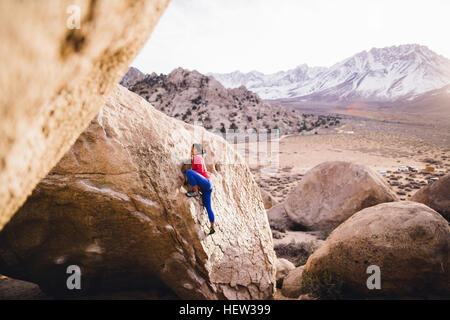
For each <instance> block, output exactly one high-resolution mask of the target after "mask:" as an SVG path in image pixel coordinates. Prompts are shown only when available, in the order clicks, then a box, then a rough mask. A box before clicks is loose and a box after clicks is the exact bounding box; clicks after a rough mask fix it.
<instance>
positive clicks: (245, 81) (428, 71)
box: [208, 44, 450, 101]
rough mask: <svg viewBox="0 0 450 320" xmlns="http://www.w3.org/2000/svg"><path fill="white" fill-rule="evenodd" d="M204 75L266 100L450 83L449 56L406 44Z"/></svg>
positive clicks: (406, 94) (395, 91)
mask: <svg viewBox="0 0 450 320" xmlns="http://www.w3.org/2000/svg"><path fill="white" fill-rule="evenodd" d="M208 75H210V76H212V77H214V78H215V79H216V80H218V81H219V82H221V83H222V84H223V85H224V86H225V87H227V88H233V87H236V86H241V85H244V86H246V87H247V89H249V90H252V91H254V92H256V93H258V94H259V95H260V96H261V98H263V99H267V100H271V99H283V98H301V97H305V99H308V100H325V101H327V100H328V101H330V100H341V101H342V100H344V101H350V100H363V101H395V100H399V99H413V98H414V97H415V96H417V95H420V94H423V93H425V92H428V91H431V90H436V89H439V88H442V87H444V86H445V85H448V84H450V60H449V59H447V58H446V57H444V56H442V55H439V54H437V53H435V52H433V51H431V50H430V49H428V47H426V46H422V45H418V44H408V45H399V46H391V47H385V48H372V49H370V50H368V51H367V50H364V51H361V52H359V53H357V54H355V55H353V56H351V57H349V58H347V59H344V60H342V61H340V62H337V63H335V64H334V65H332V66H331V67H328V68H327V67H309V66H308V65H306V64H301V65H299V66H297V67H296V68H293V69H290V70H287V71H279V72H276V73H272V74H264V73H261V72H259V71H251V72H248V73H242V72H239V71H234V72H231V73H225V74H220V73H208Z"/></svg>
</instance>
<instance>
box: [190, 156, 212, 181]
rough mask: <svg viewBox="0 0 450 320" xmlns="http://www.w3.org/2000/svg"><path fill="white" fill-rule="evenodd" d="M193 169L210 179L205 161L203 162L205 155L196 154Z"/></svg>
mask: <svg viewBox="0 0 450 320" xmlns="http://www.w3.org/2000/svg"><path fill="white" fill-rule="evenodd" d="M192 170H194V171H195V172H197V173H200V174H201V175H202V176H204V177H205V178H207V179H209V175H208V172H207V171H206V166H205V162H203V157H202V156H200V155H195V156H194V161H193V162H192Z"/></svg>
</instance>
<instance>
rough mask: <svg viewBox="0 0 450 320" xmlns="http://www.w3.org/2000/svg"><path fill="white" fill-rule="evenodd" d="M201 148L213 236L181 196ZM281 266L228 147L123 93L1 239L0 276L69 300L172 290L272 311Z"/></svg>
mask: <svg viewBox="0 0 450 320" xmlns="http://www.w3.org/2000/svg"><path fill="white" fill-rule="evenodd" d="M200 141H203V143H204V147H205V148H206V149H207V152H208V154H207V159H206V161H207V163H208V167H209V168H210V170H211V171H210V174H211V180H212V183H213V185H214V192H213V198H212V203H213V208H214V210H215V213H216V224H217V225H216V233H215V234H213V235H211V236H207V234H208V232H209V221H208V217H207V214H206V212H205V211H204V209H203V207H202V206H201V201H200V200H199V199H197V198H188V197H186V195H185V192H186V190H185V189H184V187H183V181H184V175H183V173H182V167H183V163H184V161H185V160H186V158H187V159H189V157H190V147H191V146H192V144H193V143H194V142H200ZM275 259H276V257H275V254H274V251H273V243H272V238H271V232H270V227H269V223H268V220H267V216H266V213H265V210H264V205H263V202H262V199H261V196H260V192H259V190H258V185H257V184H256V182H255V181H254V179H253V176H252V174H251V172H250V170H249V169H248V167H247V165H246V164H245V162H244V161H243V160H242V159H241V158H240V156H239V155H238V154H237V153H236V152H235V151H234V150H233V148H232V147H231V146H230V145H228V144H227V143H226V141H225V140H223V139H222V138H221V137H219V136H217V135H214V134H212V133H209V132H207V131H206V130H204V129H203V128H201V127H194V126H191V125H188V124H186V123H183V122H181V121H178V120H176V119H173V118H170V117H168V116H166V115H164V114H163V113H161V112H159V111H157V110H155V109H154V108H153V107H152V106H151V105H150V104H149V103H148V102H146V101H145V100H144V99H142V98H140V97H139V96H138V95H136V94H134V93H132V92H130V91H128V90H127V89H125V88H124V87H121V86H117V88H116V89H115V91H114V92H113V94H112V95H111V96H110V97H109V98H108V100H107V102H106V104H105V106H104V107H103V108H102V109H101V110H100V113H99V114H98V116H97V117H96V118H95V119H94V120H92V122H91V124H90V125H89V127H88V128H87V129H86V130H85V131H84V132H83V133H82V134H81V136H80V137H79V138H78V140H77V141H76V142H75V144H74V145H73V147H72V148H71V149H70V150H69V152H67V153H66V155H65V156H64V157H63V158H62V159H61V161H60V162H59V163H58V165H57V166H56V167H55V168H54V169H52V171H51V172H50V174H49V175H48V176H47V177H46V178H45V179H43V180H42V181H41V182H40V183H39V184H38V186H37V187H36V189H35V190H34V191H33V194H32V195H31V196H30V197H29V199H28V200H27V201H26V203H25V204H24V205H23V207H22V208H21V209H20V210H19V211H18V212H17V213H16V214H15V216H14V217H13V218H12V219H11V221H10V222H9V223H8V224H7V225H6V226H5V228H4V230H3V231H2V232H1V233H0V274H5V275H9V276H11V277H15V278H18V279H23V280H27V281H31V282H35V283H38V284H39V285H40V286H41V288H43V289H44V291H45V292H49V293H52V294H55V293H57V294H64V293H67V291H68V290H67V288H66V279H67V277H68V274H67V273H66V269H67V267H68V266H69V265H78V266H79V267H80V268H81V273H82V278H81V280H82V286H81V287H82V289H81V290H82V293H84V292H86V293H87V292H89V291H92V290H94V289H97V290H100V289H101V290H110V289H112V288H114V289H117V288H131V287H134V286H147V287H154V286H163V287H164V286H165V287H166V288H170V289H171V290H172V291H173V292H175V293H176V294H177V295H178V296H179V297H181V298H190V299H218V298H221V299H222V298H223V299H266V298H269V297H271V295H272V294H273V291H274V284H275Z"/></svg>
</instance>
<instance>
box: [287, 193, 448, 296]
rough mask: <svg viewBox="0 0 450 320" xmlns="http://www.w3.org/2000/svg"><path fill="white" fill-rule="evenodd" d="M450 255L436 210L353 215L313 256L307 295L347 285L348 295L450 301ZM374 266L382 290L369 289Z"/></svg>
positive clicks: (393, 207)
mask: <svg viewBox="0 0 450 320" xmlns="http://www.w3.org/2000/svg"><path fill="white" fill-rule="evenodd" d="M449 253H450V227H449V224H448V222H447V221H446V220H445V219H444V218H442V216H441V215H439V214H438V213H437V212H436V211H434V210H433V209H431V208H429V207H427V206H425V205H423V204H420V203H417V202H411V201H405V202H393V203H383V204H379V205H376V206H373V207H370V208H366V209H364V210H361V211H359V212H358V213H356V214H354V215H353V216H352V217H350V218H349V219H348V220H347V221H345V222H344V223H343V224H341V225H340V226H339V227H338V228H336V229H335V230H334V231H333V232H332V233H331V234H330V235H329V237H328V238H327V239H326V241H325V242H324V243H323V244H322V245H321V246H320V247H319V248H318V249H317V250H316V251H315V252H314V253H313V254H312V255H311V256H310V257H309V259H308V262H307V263H306V266H305V269H304V271H303V279H302V284H301V287H302V292H309V291H310V290H311V288H312V287H315V289H316V293H317V292H326V290H329V288H330V287H331V286H332V285H334V286H335V287H336V288H339V287H340V285H342V287H341V288H342V292H341V294H342V295H343V296H344V297H345V296H353V297H358V298H363V297H369V298H370V297H385V298H423V297H427V295H430V296H432V295H434V294H437V295H440V294H443V295H444V296H447V297H448V293H449V291H450V286H449V282H448V280H449V279H450V269H449V267H450V264H449V263H450V260H449V259H450V254H449ZM372 265H375V266H378V267H379V268H380V278H381V289H380V290H377V289H373V290H369V289H368V287H367V281H368V278H369V276H370V275H371V274H372V273H373V271H372V273H371V274H368V272H367V268H368V267H369V266H372ZM285 281H286V279H285ZM335 294H336V292H335Z"/></svg>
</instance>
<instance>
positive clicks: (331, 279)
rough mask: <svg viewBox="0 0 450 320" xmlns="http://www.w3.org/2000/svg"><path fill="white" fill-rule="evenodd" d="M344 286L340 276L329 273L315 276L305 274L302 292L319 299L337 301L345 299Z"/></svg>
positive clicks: (303, 275) (325, 272) (324, 272)
mask: <svg viewBox="0 0 450 320" xmlns="http://www.w3.org/2000/svg"><path fill="white" fill-rule="evenodd" d="M342 284H343V281H342V279H341V277H340V276H339V275H337V274H334V273H331V272H328V271H323V272H321V273H320V274H314V275H311V273H310V272H309V273H308V272H303V274H302V282H301V290H302V294H310V295H312V296H313V297H316V298H319V299H328V300H336V299H341V298H343V293H342Z"/></svg>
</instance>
